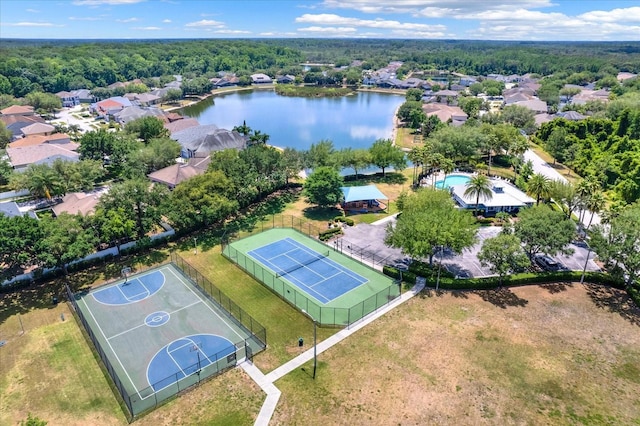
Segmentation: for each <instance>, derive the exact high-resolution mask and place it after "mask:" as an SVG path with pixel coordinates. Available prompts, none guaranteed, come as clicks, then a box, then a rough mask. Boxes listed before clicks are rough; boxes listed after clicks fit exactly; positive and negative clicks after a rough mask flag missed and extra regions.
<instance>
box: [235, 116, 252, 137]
mask: <svg viewBox="0 0 640 426" xmlns="http://www.w3.org/2000/svg"><path fill="white" fill-rule="evenodd" d="M231 130H232V131H234V132H238V133H240V134H241V135H244V136H247V135H248V134H249V133H251V127H249V126H247V121H246V120H243V121H242V126H235V127H234V128H233V129H231Z"/></svg>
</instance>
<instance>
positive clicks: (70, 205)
mask: <svg viewBox="0 0 640 426" xmlns="http://www.w3.org/2000/svg"><path fill="white" fill-rule="evenodd" d="M101 195H102V192H98V193H95V192H92V193H86V192H73V193H71V194H67V195H65V196H64V197H63V198H62V203H60V204H57V205H55V206H53V208H52V210H53V213H54V214H55V215H56V216H59V215H60V214H61V213H69V214H81V215H83V216H86V215H87V214H89V213H93V211H94V210H95V208H96V206H97V205H98V201H100V196H101Z"/></svg>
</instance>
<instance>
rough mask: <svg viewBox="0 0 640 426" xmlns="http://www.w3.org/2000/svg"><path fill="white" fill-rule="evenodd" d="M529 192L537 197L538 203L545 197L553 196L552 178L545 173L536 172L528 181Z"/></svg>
mask: <svg viewBox="0 0 640 426" xmlns="http://www.w3.org/2000/svg"><path fill="white" fill-rule="evenodd" d="M527 194H529V195H531V196H532V197H534V198H535V199H536V205H538V204H540V200H541V199H543V198H549V197H550V196H551V179H549V178H548V177H546V176H545V175H543V174H540V173H536V174H534V175H533V176H531V178H530V179H529V180H528V181H527Z"/></svg>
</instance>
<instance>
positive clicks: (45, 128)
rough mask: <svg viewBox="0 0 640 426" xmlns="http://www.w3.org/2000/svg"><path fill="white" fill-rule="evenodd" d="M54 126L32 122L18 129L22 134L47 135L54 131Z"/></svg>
mask: <svg viewBox="0 0 640 426" xmlns="http://www.w3.org/2000/svg"><path fill="white" fill-rule="evenodd" d="M55 130H56V128H55V127H54V126H52V125H51V124H47V123H33V124H29V125H28V126H25V127H23V128H22V129H20V132H21V133H22V135H23V136H33V135H43V136H47V135H50V134H52V133H53V132H55Z"/></svg>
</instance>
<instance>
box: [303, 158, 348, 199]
mask: <svg viewBox="0 0 640 426" xmlns="http://www.w3.org/2000/svg"><path fill="white" fill-rule="evenodd" d="M342 185H343V181H342V177H341V176H340V175H339V174H338V172H337V171H336V170H335V169H334V168H331V167H318V168H316V169H314V170H313V173H311V174H310V175H309V176H308V177H307V179H306V180H305V182H304V195H305V196H306V197H307V201H308V202H309V203H312V204H317V205H318V206H320V207H330V206H335V205H336V204H338V203H339V202H340V200H341V199H342V196H343V194H342V190H341V189H340V188H341V187H342Z"/></svg>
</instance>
